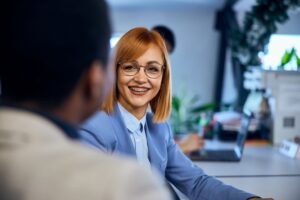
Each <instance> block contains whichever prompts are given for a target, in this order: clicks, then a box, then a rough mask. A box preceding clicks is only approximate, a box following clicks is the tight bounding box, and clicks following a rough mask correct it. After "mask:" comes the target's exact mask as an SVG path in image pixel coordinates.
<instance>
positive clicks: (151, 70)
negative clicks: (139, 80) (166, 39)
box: [145, 63, 162, 78]
mask: <svg viewBox="0 0 300 200" xmlns="http://www.w3.org/2000/svg"><path fill="white" fill-rule="evenodd" d="M145 72H146V74H147V76H148V77H150V78H157V77H159V76H160V75H161V74H162V66H161V65H159V64H155V63H154V64H150V65H148V66H147V67H146V69H145Z"/></svg>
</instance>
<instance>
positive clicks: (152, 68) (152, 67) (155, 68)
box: [147, 66, 159, 73]
mask: <svg viewBox="0 0 300 200" xmlns="http://www.w3.org/2000/svg"><path fill="white" fill-rule="evenodd" d="M147 71H148V72H151V73H157V72H159V68H158V67H156V66H149V67H148V68H147Z"/></svg>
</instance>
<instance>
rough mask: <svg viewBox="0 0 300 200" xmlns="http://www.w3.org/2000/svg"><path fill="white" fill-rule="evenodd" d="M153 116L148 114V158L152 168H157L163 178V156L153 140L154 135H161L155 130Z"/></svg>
mask: <svg viewBox="0 0 300 200" xmlns="http://www.w3.org/2000/svg"><path fill="white" fill-rule="evenodd" d="M151 115H152V114H150V113H149V114H148V113H147V123H146V124H147V125H146V127H145V128H146V136H147V143H148V158H149V161H150V163H151V166H152V167H155V168H156V170H158V171H159V172H160V173H161V174H162V175H163V176H164V173H165V172H164V170H163V169H162V168H161V164H162V160H163V158H162V157H161V154H160V153H159V150H158V149H157V147H156V145H155V142H154V140H153V138H152V134H159V133H158V130H156V129H155V126H154V125H153V123H152V116H151Z"/></svg>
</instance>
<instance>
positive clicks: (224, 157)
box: [189, 112, 250, 162]
mask: <svg viewBox="0 0 300 200" xmlns="http://www.w3.org/2000/svg"><path fill="white" fill-rule="evenodd" d="M249 123H250V114H248V113H246V112H245V113H243V115H242V118H241V126H240V129H239V131H238V135H237V140H236V144H235V146H234V148H231V149H228V148H226V149H205V148H204V149H200V150H197V151H193V152H191V154H190V155H189V157H190V159H191V160H193V161H224V162H225V161H226V162H227V161H231V162H238V161H240V160H241V158H242V154H243V149H244V145H245V141H246V138H247V134H248V127H249Z"/></svg>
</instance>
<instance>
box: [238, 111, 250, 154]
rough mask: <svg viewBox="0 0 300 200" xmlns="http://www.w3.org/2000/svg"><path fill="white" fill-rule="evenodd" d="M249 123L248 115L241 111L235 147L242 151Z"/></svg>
mask: <svg viewBox="0 0 300 200" xmlns="http://www.w3.org/2000/svg"><path fill="white" fill-rule="evenodd" d="M249 124H250V115H249V114H247V113H243V115H242V118H241V126H240V129H239V132H238V135H237V147H238V148H239V150H240V151H241V152H242V151H243V148H244V144H245V141H246V138H247V133H248V127H249Z"/></svg>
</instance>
